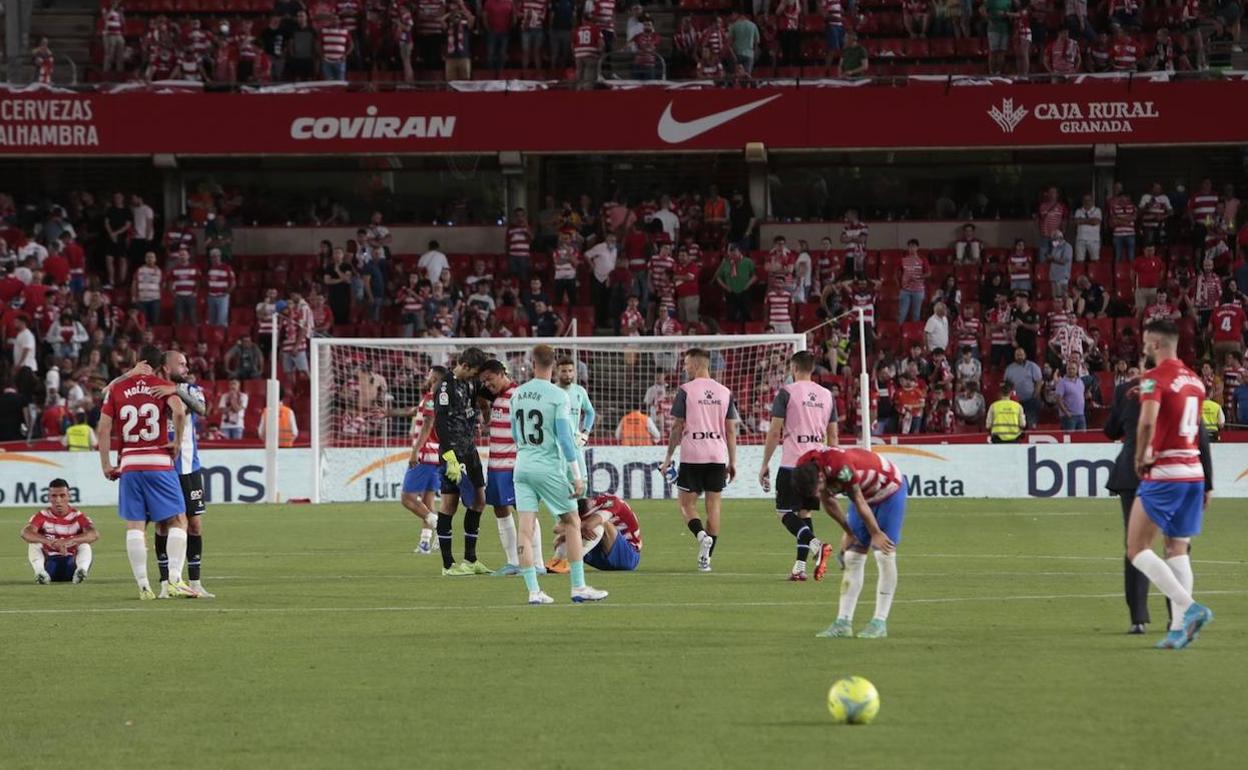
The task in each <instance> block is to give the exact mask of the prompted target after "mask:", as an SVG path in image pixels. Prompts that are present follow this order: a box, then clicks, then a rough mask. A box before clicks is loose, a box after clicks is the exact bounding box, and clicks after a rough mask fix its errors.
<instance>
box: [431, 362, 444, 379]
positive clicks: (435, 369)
mask: <svg viewBox="0 0 1248 770" xmlns="http://www.w3.org/2000/svg"><path fill="white" fill-rule="evenodd" d="M429 371H431V372H433V373H434V374H436V375H438V376H439V377H445V376H446V367H445V366H441V365H435V366H431V367H429Z"/></svg>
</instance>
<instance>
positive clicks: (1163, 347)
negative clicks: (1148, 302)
mask: <svg viewBox="0 0 1248 770" xmlns="http://www.w3.org/2000/svg"><path fill="white" fill-rule="evenodd" d="M1178 345H1179V330H1178V327H1177V326H1175V324H1174V322H1173V321H1169V320H1158V321H1150V322H1149V323H1147V324H1145V325H1144V355H1145V356H1146V357H1147V358H1148V359H1149V360H1151V361H1153V362H1155V363H1156V366H1154V367H1153V368H1152V369H1149V370H1148V371H1147V372H1144V373H1143V374H1141V375H1140V420H1139V424H1138V425H1137V427H1136V438H1135V470H1136V473H1137V474H1138V475H1139V477H1140V486H1139V489H1138V490H1137V491H1136V493H1135V504H1134V505H1133V506H1132V507H1131V514H1130V518H1129V519H1128V520H1127V558H1128V559H1130V560H1131V563H1132V564H1133V565H1135V568H1136V569H1138V570H1139V571H1140V572H1143V573H1144V574H1145V575H1147V576H1148V579H1149V580H1150V581H1152V583H1153V585H1155V586H1157V587H1158V588H1159V589H1161V591H1162V593H1164V594H1165V595H1166V597H1167V598H1169V599H1170V604H1171V608H1172V613H1171V617H1170V630H1169V633H1167V634H1166V636H1165V638H1163V639H1162V640H1161V641H1160V642H1158V644H1157V646H1158V647H1159V648H1162V649H1175V650H1181V649H1183V648H1184V647H1186V646H1187V645H1189V644H1191V643H1192V642H1193V641H1195V639H1196V637H1197V636H1198V635H1199V634H1200V630H1201V628H1203V627H1204V626H1205V624H1206V623H1208V622H1209V621H1211V620H1213V613H1212V612H1210V611H1209V608H1208V607H1206V606H1204V605H1203V604H1198V603H1197V602H1196V601H1195V600H1194V599H1192V586H1193V583H1194V576H1193V574H1192V561H1191V557H1190V556H1188V549H1189V547H1190V544H1191V538H1192V537H1193V536H1194V535H1198V534H1200V527H1201V520H1202V518H1203V516H1204V508H1205V505H1206V504H1207V503H1208V497H1207V494H1206V492H1205V470H1204V467H1203V466H1202V465H1201V462H1200V445H1199V436H1200V404H1201V402H1202V401H1203V400H1204V398H1205V386H1204V384H1203V383H1202V382H1201V379H1200V376H1199V375H1197V374H1196V373H1195V372H1193V371H1192V370H1191V369H1188V368H1187V367H1186V366H1184V365H1183V362H1182V361H1181V360H1179V356H1178ZM1158 530H1161V533H1162V535H1164V536H1165V548H1166V559H1165V561H1162V559H1161V557H1160V556H1158V555H1157V554H1156V553H1155V552H1154V551H1153V542H1154V541H1155V540H1156V539H1157V531H1158Z"/></svg>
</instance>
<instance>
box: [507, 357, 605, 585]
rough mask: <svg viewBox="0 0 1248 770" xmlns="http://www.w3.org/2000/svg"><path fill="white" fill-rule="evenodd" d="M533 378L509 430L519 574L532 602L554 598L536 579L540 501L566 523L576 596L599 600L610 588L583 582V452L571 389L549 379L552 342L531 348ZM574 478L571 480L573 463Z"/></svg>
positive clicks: (520, 391) (515, 398) (515, 400)
mask: <svg viewBox="0 0 1248 770" xmlns="http://www.w3.org/2000/svg"><path fill="white" fill-rule="evenodd" d="M532 355H533V379H531V380H529V381H528V382H526V383H525V384H523V385H521V386H520V387H518V388H516V390H515V392H514V393H512V396H511V407H512V408H511V435H512V438H513V439H515V442H516V446H517V450H518V451H517V453H516V475H515V479H516V507H517V508H518V509H519V511H520V533H519V534H520V544H519V547H518V551H519V556H520V574H521V575H523V576H524V585H525V588H527V589H528V591H529V604H551V603H553V602H554V599H551V598H550V597H549V596H547V595H546V594H545V593H543V592H542V590H541V588H540V587H539V586H538V583H537V569H536V566H535V564H534V561H533V560H534V557H535V554H536V551H535V549H534V544H533V541H534V538H535V537H536V532H535V524H536V520H537V511H538V505H539V504H543V503H544V504H545V505H546V509H547V510H548V511H550V513H551V514H552V515H553V516H554V517H555V519H556V523H557V524H558V523H562V524H563V525H564V526H565V529H564V535H565V537H566V538H567V550H568V571H569V572H570V573H571V576H572V601H573V602H577V603H580V602H596V601H601V600H602V599H605V598H607V592H606V591H599V590H597V589H596V588H592V587H590V586H587V585H585V563H584V561H583V560H582V553H583V552H582V543H581V528H580V527H579V526H578V524H579V519H578V517H577V515H576V497H577V496H578V495H580V494H581V492H582V490H584V488H585V477H584V475H583V474H582V472H581V467H580V465H581V463H580V459H579V454H580V453H579V452H577V450H576V439H575V437H574V436H573V432H572V406H571V404H570V402H569V400H568V394H567V393H566V392H565V391H564V390H562V389H561V388H560V387H559V386H557V385H555V384H554V383H552V382H551V381H550V375H551V371H552V370H553V369H554V367H555V351H554V348H552V347H550V346H549V345H538V346H537V347H535V348H533V354H532ZM569 465H570V466H572V468H571V477H572V483H571V484H569V483H568V476H569V467H568V466H569Z"/></svg>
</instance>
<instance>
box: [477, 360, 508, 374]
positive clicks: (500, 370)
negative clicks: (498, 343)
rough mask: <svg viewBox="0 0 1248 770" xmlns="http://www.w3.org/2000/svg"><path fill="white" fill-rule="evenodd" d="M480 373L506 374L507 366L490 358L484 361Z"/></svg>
mask: <svg viewBox="0 0 1248 770" xmlns="http://www.w3.org/2000/svg"><path fill="white" fill-rule="evenodd" d="M481 371H482V372H483V373H484V372H493V373H494V374H506V373H507V364H504V363H503V362H502V361H499V360H498V359H497V358H491V359H490V360H489V361H486V362H485V363H484V364H482V365H481Z"/></svg>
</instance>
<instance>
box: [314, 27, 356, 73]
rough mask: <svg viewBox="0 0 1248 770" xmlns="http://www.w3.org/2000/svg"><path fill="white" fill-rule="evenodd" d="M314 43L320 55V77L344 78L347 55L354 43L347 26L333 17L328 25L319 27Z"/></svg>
mask: <svg viewBox="0 0 1248 770" xmlns="http://www.w3.org/2000/svg"><path fill="white" fill-rule="evenodd" d="M316 45H317V49H318V50H319V51H320V56H321V77H322V78H323V79H325V80H346V79H347V57H348V56H349V55H350V54H351V48H352V46H353V45H354V42H353V41H352V40H351V30H350V29H349V28H348V26H347V25H346V24H345V23H342V22H339V21H338V20H337V19H334V20H333V21H332V22H331V23H330V24H329V26H327V27H324V28H323V29H321V31H320V34H319V36H318V38H317V43H316Z"/></svg>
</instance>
